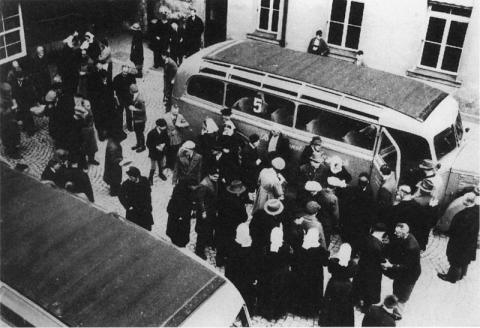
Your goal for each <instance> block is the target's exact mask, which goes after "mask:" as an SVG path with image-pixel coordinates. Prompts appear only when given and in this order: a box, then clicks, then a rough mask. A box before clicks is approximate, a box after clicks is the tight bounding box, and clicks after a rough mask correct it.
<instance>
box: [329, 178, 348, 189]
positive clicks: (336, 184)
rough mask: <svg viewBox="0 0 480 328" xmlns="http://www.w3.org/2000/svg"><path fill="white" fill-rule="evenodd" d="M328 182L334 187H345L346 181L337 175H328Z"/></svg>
mask: <svg viewBox="0 0 480 328" xmlns="http://www.w3.org/2000/svg"><path fill="white" fill-rule="evenodd" d="M327 183H328V184H329V185H330V186H333V187H341V188H343V187H344V186H345V182H344V181H342V180H340V179H339V178H337V177H328V178H327Z"/></svg>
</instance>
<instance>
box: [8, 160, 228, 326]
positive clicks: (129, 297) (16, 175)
mask: <svg viewBox="0 0 480 328" xmlns="http://www.w3.org/2000/svg"><path fill="white" fill-rule="evenodd" d="M0 168H1V171H0V172H1V176H0V177H1V191H2V192H1V204H2V206H1V210H0V213H1V226H0V228H1V280H2V281H3V282H5V283H6V284H7V285H9V286H10V287H12V288H13V289H15V290H16V291H18V292H19V293H21V294H22V295H24V296H25V297H27V298H28V299H30V300H32V301H33V302H35V303H36V304H38V305H39V306H41V307H42V308H43V309H45V310H46V311H47V312H49V313H50V314H52V315H54V316H55V317H57V318H59V319H60V320H61V321H62V322H64V323H65V324H67V325H69V326H91V327H99V326H100V327H101V326H178V325H180V324H181V323H182V322H183V321H184V320H185V319H186V318H187V317H188V316H189V315H190V314H191V313H192V312H193V311H195V309H197V307H198V306H199V305H200V304H201V303H202V302H203V301H204V300H206V299H207V298H209V297H210V296H211V295H212V294H213V293H215V292H216V290H217V289H219V288H221V287H222V285H223V284H224V283H225V279H224V278H223V277H221V276H219V275H218V274H216V273H215V272H214V271H213V270H210V269H208V268H207V267H206V266H204V265H202V264H201V263H199V262H198V261H195V260H194V259H192V258H190V257H189V256H187V255H185V254H183V253H182V252H181V251H179V250H178V249H177V248H175V247H174V246H172V245H170V244H168V243H166V242H164V241H162V240H159V239H157V238H155V237H154V236H153V235H151V234H150V233H148V232H147V231H146V230H144V229H142V228H139V227H137V226H135V225H133V224H132V223H130V222H128V221H124V220H121V219H119V218H118V217H115V216H114V215H113V214H107V213H105V212H103V211H101V210H100V209H99V208H97V207H95V206H93V205H91V204H87V203H86V202H84V201H82V200H80V199H77V198H76V197H73V196H72V195H70V194H68V193H66V192H64V191H61V190H56V189H53V188H52V187H50V186H47V185H44V184H42V183H41V182H39V181H37V180H36V179H34V178H33V177H30V176H27V175H25V174H23V173H20V172H17V171H14V170H12V169H10V168H8V167H6V166H5V165H4V164H1V165H0Z"/></svg>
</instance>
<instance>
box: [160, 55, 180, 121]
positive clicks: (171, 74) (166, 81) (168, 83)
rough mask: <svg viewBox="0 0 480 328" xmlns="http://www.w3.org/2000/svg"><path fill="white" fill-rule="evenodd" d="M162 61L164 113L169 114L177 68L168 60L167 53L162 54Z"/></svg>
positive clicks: (175, 64) (173, 62) (170, 59)
mask: <svg viewBox="0 0 480 328" xmlns="http://www.w3.org/2000/svg"><path fill="white" fill-rule="evenodd" d="M162 60H163V63H164V64H163V102H164V104H165V112H169V111H170V109H171V108H172V92H173V82H175V76H176V75H177V70H178V66H177V63H175V61H174V60H173V59H172V58H170V57H169V56H168V54H167V52H163V53H162Z"/></svg>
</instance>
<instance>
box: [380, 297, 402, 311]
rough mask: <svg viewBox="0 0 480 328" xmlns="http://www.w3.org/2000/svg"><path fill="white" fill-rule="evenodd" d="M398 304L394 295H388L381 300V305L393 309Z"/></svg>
mask: <svg viewBox="0 0 480 328" xmlns="http://www.w3.org/2000/svg"><path fill="white" fill-rule="evenodd" d="M397 304H398V298H397V297H396V296H395V295H388V296H386V297H385V299H384V300H383V305H385V307H387V308H389V309H393V308H394V307H396V306H397Z"/></svg>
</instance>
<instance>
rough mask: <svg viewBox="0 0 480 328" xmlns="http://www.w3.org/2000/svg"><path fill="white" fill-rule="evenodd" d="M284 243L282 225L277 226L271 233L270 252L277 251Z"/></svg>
mask: <svg viewBox="0 0 480 328" xmlns="http://www.w3.org/2000/svg"><path fill="white" fill-rule="evenodd" d="M282 245H283V230H282V227H281V226H280V227H275V228H273V229H272V232H271V233H270V252H274V253H277V252H278V250H279V249H280V247H282Z"/></svg>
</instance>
